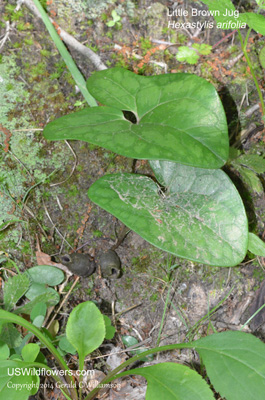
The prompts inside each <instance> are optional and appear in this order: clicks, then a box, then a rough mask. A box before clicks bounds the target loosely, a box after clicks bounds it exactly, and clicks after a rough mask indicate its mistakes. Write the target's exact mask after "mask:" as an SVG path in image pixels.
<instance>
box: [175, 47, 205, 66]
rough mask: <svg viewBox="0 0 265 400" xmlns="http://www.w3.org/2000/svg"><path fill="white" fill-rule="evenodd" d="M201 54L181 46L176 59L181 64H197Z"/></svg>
mask: <svg viewBox="0 0 265 400" xmlns="http://www.w3.org/2000/svg"><path fill="white" fill-rule="evenodd" d="M199 58H200V56H199V54H198V53H197V52H196V51H195V50H194V49H191V48H189V47H188V46H180V47H179V48H178V52H177V55H176V59H177V60H178V61H180V62H185V61H186V62H187V63H188V64H196V63H197V62H198V60H199Z"/></svg>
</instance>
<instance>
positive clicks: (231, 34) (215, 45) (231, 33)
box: [212, 29, 237, 49]
mask: <svg viewBox="0 0 265 400" xmlns="http://www.w3.org/2000/svg"><path fill="white" fill-rule="evenodd" d="M236 32H237V30H236V29H235V30H234V31H233V32H230V33H228V35H226V36H224V37H223V38H222V39H221V40H219V42H217V43H215V44H214V45H213V47H212V49H215V48H216V47H217V46H219V44H221V43H223V42H224V41H225V40H226V39H228V38H230V36H233V35H234V34H235V33H236Z"/></svg>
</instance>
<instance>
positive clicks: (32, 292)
mask: <svg viewBox="0 0 265 400" xmlns="http://www.w3.org/2000/svg"><path fill="white" fill-rule="evenodd" d="M47 289H48V288H47V287H46V286H45V285H44V283H35V282H33V283H32V284H31V285H30V288H29V290H28V291H27V292H26V294H25V296H26V298H27V299H29V300H33V299H34V298H35V297H37V296H39V295H40V294H43V293H46V292H47ZM49 289H51V288H49ZM51 290H54V289H51Z"/></svg>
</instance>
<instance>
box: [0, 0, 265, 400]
mask: <svg viewBox="0 0 265 400" xmlns="http://www.w3.org/2000/svg"><path fill="white" fill-rule="evenodd" d="M47 3H48V2H47ZM49 3H50V4H49V5H47V11H48V13H49V14H50V15H52V16H53V18H54V19H55V20H56V22H57V23H58V24H59V26H60V27H61V28H63V29H64V30H66V31H67V32H69V33H71V34H72V35H73V36H74V37H75V38H76V39H77V40H79V41H80V42H82V43H84V44H85V45H87V46H90V48H92V49H94V51H96V53H97V54H98V55H99V57H100V58H101V60H102V61H103V62H104V63H105V64H106V65H107V66H108V67H112V66H122V67H126V68H128V69H130V70H132V71H134V72H137V73H140V74H144V75H154V74H161V73H165V72H168V73H175V72H191V73H195V74H197V75H199V76H202V77H204V78H206V79H208V80H209V81H210V82H211V83H213V84H214V85H215V87H216V88H217V90H218V92H219V93H220V96H221V98H222V101H223V104H224V107H225V110H226V113H227V120H228V123H229V131H230V132H229V133H230V137H231V141H232V143H235V142H237V141H238V139H240V135H241V134H242V131H243V130H244V129H247V128H248V127H249V125H250V124H251V123H252V124H253V123H254V127H256V126H260V125H261V114H260V111H259V109H256V110H255V111H254V112H253V113H252V114H251V115H250V116H248V117H247V116H246V111H247V110H249V109H250V108H251V107H252V106H253V105H255V104H257V103H258V101H259V100H258V96H257V93H256V90H255V86H254V83H253V79H252V77H251V74H250V73H249V71H248V69H247V67H246V63H245V61H244V60H243V59H242V57H241V58H240V57H239V58H238V56H239V54H240V51H241V50H240V43H239V39H238V37H237V35H236V34H235V33H234V34H232V35H230V36H229V37H227V38H225V35H228V34H229V33H231V32H232V31H231V30H230V31H225V32H224V31H221V30H220V29H216V28H213V29H211V30H209V29H205V30H203V31H201V32H200V34H199V35H197V36H194V32H187V31H183V30H173V29H168V28H167V26H168V17H167V11H168V10H171V9H172V7H173V6H174V5H176V3H177V2H173V1H162V0H161V1H159V2H153V1H149V0H142V1H135V2H133V1H122V0H117V1H116V2H114V1H113V2H109V3H108V4H105V5H104V7H103V6H102V7H103V8H102V10H101V11H100V13H99V14H98V15H93V16H89V13H88V10H86V9H84V8H82V7H81V6H82V4H83V3H82V1H81V0H80V1H78V2H76V3H75V7H74V6H73V5H72V3H73V2H68V5H67V7H66V6H65V4H64V2H62V1H59V0H58V1H54V2H49ZM102 3H104V2H102ZM243 3H244V4H243ZM245 3H246V4H245ZM8 5H9V8H8ZM8 5H7V4H6V3H1V5H0V14H1V15H2V17H1V31H0V35H1V38H2V37H3V35H5V33H6V22H7V21H9V22H10V24H11V30H10V33H9V35H8V38H7V40H6V42H5V43H4V45H3V46H2V49H1V52H2V56H3V58H2V62H5V60H6V58H5V57H8V58H10V59H12V60H13V61H12V62H13V63H14V64H15V66H16V68H17V69H16V71H15V72H14V76H15V79H16V80H17V82H20V83H21V82H22V83H23V85H24V90H25V91H26V92H27V97H26V98H25V99H24V101H23V99H21V98H20V99H18V100H17V103H16V104H15V103H14V104H13V106H12V107H11V109H9V110H8V115H7V119H6V121H5V127H6V128H7V129H10V131H11V134H12V135H13V142H12V140H11V141H10V147H9V150H10V151H11V152H13V153H5V154H4V160H5V163H6V165H7V167H6V168H7V171H9V172H10V173H13V174H17V175H16V176H17V178H16V179H17V181H18V179H22V178H21V171H22V170H23V168H22V167H21V164H19V161H18V160H17V159H14V157H13V155H16V154H17V151H18V150H17V148H16V147H15V146H16V142H15V137H16V135H21V134H22V135H24V133H23V132H26V131H20V132H16V130H19V129H32V131H31V132H33V135H31V136H27V132H26V133H25V136H26V137H27V138H28V139H27V140H30V141H32V144H36V143H37V144H38V145H39V148H38V152H37V153H36V157H37V158H38V160H37V161H36V162H37V164H36V165H37V167H36V165H35V164H34V166H32V165H33V164H32V165H31V164H30V162H29V158H25V159H23V161H22V160H21V161H22V162H23V163H26V169H28V171H29V174H28V179H26V180H24V181H23V183H22V184H21V185H22V189H21V191H20V193H18V194H14V196H17V197H16V199H15V200H16V203H15V208H14V209H13V208H12V209H10V207H11V205H10V204H9V203H8V205H7V206H6V207H7V209H8V211H9V213H8V215H11V217H12V218H19V219H22V220H23V221H26V224H22V223H21V224H20V225H19V224H17V223H16V224H15V225H11V226H10V227H8V229H7V230H5V231H4V232H2V231H1V232H0V233H1V239H0V240H1V248H0V250H1V249H2V250H3V251H4V252H5V253H6V254H8V258H11V259H12V260H14V261H15V262H16V263H17V265H18V266H19V267H20V268H21V270H25V269H26V268H29V267H31V266H34V265H36V258H35V251H36V250H37V243H39V244H40V247H41V250H42V251H43V252H44V253H46V254H49V255H50V256H51V257H52V259H53V260H54V261H57V262H59V258H58V257H59V254H71V253H72V252H73V251H79V252H82V253H88V254H90V256H92V257H95V259H96V260H97V259H98V255H99V253H100V252H102V251H107V250H108V249H110V248H111V247H112V246H114V245H115V243H116V242H117V240H118V238H119V234H120V233H121V231H122V229H123V224H122V223H121V222H119V221H118V220H117V219H116V218H115V217H113V216H112V215H110V214H108V213H107V212H105V211H104V210H102V209H100V208H99V207H97V206H96V205H95V204H93V203H91V202H90V201H89V199H88V197H87V190H88V189H89V187H90V186H91V184H92V183H93V182H95V180H97V179H98V178H99V177H101V176H103V175H105V174H107V173H113V172H132V170H134V171H135V172H136V173H138V174H141V173H145V174H150V173H151V170H150V168H149V166H148V164H147V163H146V162H144V161H139V160H138V161H136V160H132V159H128V158H125V157H122V156H120V155H117V154H114V153H112V152H110V151H107V150H104V149H102V148H99V147H95V146H92V145H90V144H88V143H85V142H81V141H80V142H77V141H71V142H70V146H71V149H70V148H69V147H68V146H67V144H65V143H63V142H60V143H55V142H49V143H47V142H46V141H45V140H44V139H43V137H42V133H41V131H34V130H33V129H42V128H43V127H44V126H45V125H46V123H47V122H49V121H51V120H53V119H55V118H58V117H60V116H62V115H65V114H68V113H70V112H73V111H76V110H78V109H81V108H83V107H84V104H83V103H82V101H83V98H82V95H81V94H80V93H78V92H76V89H75V84H74V82H73V80H72V78H71V76H70V74H69V72H68V71H67V69H66V68H65V66H64V65H63V63H62V62H61V59H60V56H59V54H58V53H57V50H56V48H55V46H54V44H53V43H52V41H51V39H50V38H49V36H48V34H47V32H46V30H45V27H44V25H43V23H42V22H41V21H40V20H39V19H38V18H37V17H36V16H35V15H33V14H32V13H31V12H30V11H29V10H28V9H27V8H26V7H25V6H22V7H21V8H20V11H19V12H20V13H21V16H19V18H18V19H16V17H15V16H14V15H15V13H14V11H13V10H12V9H11V8H10V5H14V6H15V5H16V2H15V1H10V2H8ZM78 5H80V7H81V8H80V10H81V11H80V10H78V9H77V6H78ZM178 6H179V7H181V6H182V7H183V8H184V9H185V8H186V9H188V7H191V6H194V7H195V6H196V7H198V3H197V2H191V1H179V2H178ZM254 6H255V5H254V1H250V2H241V6H240V7H242V8H243V7H246V9H247V11H251V10H253V8H254ZM114 9H115V10H116V9H117V10H118V12H119V13H120V16H121V18H120V21H119V23H118V24H116V25H115V26H114V27H108V26H107V22H108V21H110V20H111V19H112V17H111V12H112V10H114ZM243 34H244V32H243ZM190 42H195V43H196V42H199V43H207V44H210V45H211V46H213V49H212V52H211V53H210V54H209V55H206V56H201V57H200V59H199V61H198V63H197V64H195V65H189V64H187V63H185V62H184V63H180V62H178V61H177V60H176V57H175V54H176V53H177V51H178V48H179V46H180V45H186V44H188V43H190ZM263 44H264V38H262V37H261V35H257V34H255V32H252V33H251V35H250V46H249V55H250V57H251V60H252V62H253V66H254V68H255V72H256V74H257V77H258V79H259V82H260V85H261V86H262V85H264V70H262V67H261V66H260V64H259V62H258V57H257V54H258V52H259V50H260V48H261V46H262V45H263ZM152 50H153V51H152ZM71 54H72V56H73V58H74V60H75V62H76V64H77V65H78V67H79V69H80V71H81V72H82V73H83V75H84V76H85V78H89V76H90V75H91V74H92V72H93V71H94V67H93V65H92V63H91V62H90V61H89V60H88V59H86V58H85V57H84V56H82V55H80V54H79V53H78V52H77V51H74V50H72V49H71ZM237 58H238V59H237ZM0 78H1V76H0ZM22 119H23V120H24V119H25V120H26V121H27V123H21V120H22ZM10 121H11V122H12V123H13V122H14V121H15V122H14V124H13V125H12V124H11V122H10ZM9 122H10V125H8V123H9ZM0 123H1V121H0ZM263 134H264V130H263V131H262V130H259V131H256V132H255V133H254V135H251V134H250V135H248V136H247V137H245V138H244V140H242V141H241V142H240V140H239V147H241V149H243V150H244V151H245V152H246V153H251V154H254V153H255V154H260V155H262V154H264V138H263ZM20 137H21V136H20ZM3 141H4V138H3V140H1V142H3ZM19 143H20V142H19ZM23 145H24V146H31V144H30V142H27V143H26V144H25V143H24V144H23V143H20V144H19V146H23ZM27 151H29V153H30V148H29V149H27V150H26V149H24V148H23V154H24V156H25V153H26V152H27ZM54 157H57V158H56V160H57V161H56V165H55V161H54ZM8 163H9V164H8ZM8 165H9V167H8ZM35 168H37V169H38V170H39V171H41V173H40V174H39V177H37V178H36V176H35V178H34V176H33V175H34V169H35ZM54 170H56V171H55V173H54V174H53V175H52V176H51V177H50V178H49V179H46V178H47V176H48V175H49V174H51V173H52V172H54ZM228 172H229V171H228ZM229 173H230V174H233V175H236V179H237V180H236V182H237V186H238V188H239V190H240V192H241V193H244V195H243V200H244V202H245V205H246V208H247V212H248V215H249V223H250V226H251V228H252V231H255V232H256V233H257V234H258V235H260V236H263V235H264V215H265V201H264V193H263V192H262V193H259V194H257V193H255V192H254V191H253V190H252V191H251V190H250V189H249V188H247V189H246V187H244V185H243V184H242V181H241V180H240V179H239V175H238V173H237V171H235V170H232V171H231V168H230V172H229ZM23 174H24V175H25V174H26V175H27V173H26V172H25V170H24V172H23ZM23 174H22V175H23ZM41 174H42V175H41ZM41 176H43V181H41ZM260 178H261V181H262V183H263V182H264V174H260ZM39 181H40V182H41V183H40V184H38V185H37V186H36V187H34V188H32V190H30V192H29V193H28V195H27V201H26V203H25V206H23V204H24V203H23V202H22V199H23V198H24V195H25V193H26V192H27V191H28V190H29V189H30V188H31V187H33V186H34V185H35V184H36V183H38V182H39ZM4 196H6V193H4ZM12 196H13V195H12ZM6 201H7V200H6ZM22 203H23V204H22ZM11 204H12V203H11ZM8 207H9V208H8ZM11 217H10V218H11ZM36 238H37V239H36ZM116 252H117V254H118V256H119V258H120V260H121V268H122V273H121V276H120V277H119V278H117V279H115V278H113V279H111V278H109V277H104V276H103V275H104V274H103V273H102V271H100V268H99V266H98V265H97V270H96V272H95V273H94V274H93V275H91V276H90V277H81V278H80V280H79V282H78V284H77V286H76V287H75V289H74V290H73V291H72V292H71V293H70V295H69V297H68V300H67V302H66V303H65V304H64V306H63V308H62V310H61V311H60V313H59V315H58V321H59V323H60V329H61V331H62V332H63V330H64V327H65V323H66V318H65V315H68V314H69V313H70V312H71V310H72V309H73V307H74V306H76V305H77V304H79V303H80V302H83V301H87V300H94V301H97V303H98V304H99V306H100V309H101V311H102V312H103V313H105V314H107V315H109V316H110V317H113V316H114V314H117V315H118V316H117V318H116V320H115V324H116V327H117V332H118V333H117V335H116V336H115V338H114V339H113V340H112V341H111V342H109V348H106V349H107V350H106V353H108V352H109V350H110V349H112V351H113V350H114V349H115V348H124V346H123V344H122V342H121V339H120V338H121V336H122V335H132V336H134V337H136V338H137V339H138V341H139V342H144V341H147V346H148V347H152V346H155V345H156V344H157V341H158V339H159V338H160V339H159V344H160V345H165V344H171V343H179V342H184V341H186V340H193V339H197V338H199V337H201V336H205V335H207V334H210V333H212V332H215V331H218V332H220V331H223V330H227V329H232V330H239V329H241V328H242V325H243V324H244V322H245V321H246V320H247V319H248V317H249V316H250V315H249V311H248V307H249V306H250V305H251V304H252V303H253V301H254V300H253V299H254V296H255V291H256V290H257V289H258V288H259V286H260V285H261V282H262V281H263V279H264V260H263V258H257V257H256V258H255V257H254V256H253V255H251V254H250V253H248V255H247V258H246V259H245V260H244V262H242V264H240V265H238V266H237V267H235V268H218V267H211V266H205V265H200V264H196V263H194V262H191V261H187V260H183V259H180V258H177V257H175V256H171V255H169V254H167V253H165V252H163V251H161V250H159V249H157V248H155V247H154V246H152V245H150V244H149V243H147V242H146V241H145V240H144V239H142V238H141V237H140V236H138V235H137V234H136V233H134V232H132V231H130V232H129V233H128V234H127V235H126V237H125V238H124V240H123V241H122V243H121V244H120V245H119V246H118V248H117V249H116ZM5 262H6V260H5ZM5 265H6V266H7V267H10V264H5ZM171 266H175V267H174V268H173V269H172V270H171V271H169V269H170V267H171ZM69 279H70V283H72V282H73V280H74V276H71V277H70V278H69ZM69 287H70V285H68V286H67V287H66V288H64V291H63V292H62V298H63V297H64V296H65V295H66V293H67V290H69ZM215 307H216V309H215V312H213V313H212V314H211V316H210V317H209V316H208V317H207V313H209V311H210V310H212V309H214V308H215ZM164 312H165V318H164V320H163V313H164ZM252 328H253V327H252ZM255 328H257V329H255V331H253V333H254V334H255V335H257V336H258V337H261V338H263V337H265V326H264V325H261V326H258V327H256V326H255ZM244 330H245V331H247V332H251V326H250V325H246V326H245V327H244ZM104 350H105V349H101V353H104ZM101 353H98V354H101ZM96 355H97V354H96ZM194 357H196V356H195V355H194V354H193V353H192V352H187V351H182V352H171V353H168V354H163V355H159V356H157V358H156V362H157V361H160V362H161V361H176V360H177V361H178V362H185V363H191V362H193V361H194ZM108 362H109V364H110V365H111V366H112V367H113V364H112V363H114V364H115V362H114V361H113V360H108ZM88 365H89V366H90V367H91V368H92V367H93V368H95V369H101V370H102V371H103V372H106V366H105V365H104V364H103V363H102V362H97V360H93V357H92V359H91V360H90V362H89V364H88ZM146 365H148V363H146ZM126 385H127V386H126V387H125V389H126V390H127V392H126V393H127V394H126V399H143V398H144V384H143V382H142V381H139V382H138V381H137V379H136V380H135V381H132V379H131V378H130V380H127V381H126ZM123 389H124V388H123ZM125 389H124V390H125ZM53 396H54V397H55V398H58V397H59V393H56V392H54V393H53V394H52V392H51V393H45V394H44V393H43V392H41V391H40V392H39V393H38V395H37V398H38V399H41V398H44V397H45V398H49V399H52V398H54V397H53ZM108 396H109V397H107V398H116V397H117V398H122V397H118V393H116V392H115V393H114V394H113V393H112V394H109V395H108ZM111 396H113V397H111ZM115 396H116V397H115ZM123 398H125V397H123ZM216 398H219V397H216Z"/></svg>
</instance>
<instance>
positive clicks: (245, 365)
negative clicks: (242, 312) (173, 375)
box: [192, 331, 265, 400]
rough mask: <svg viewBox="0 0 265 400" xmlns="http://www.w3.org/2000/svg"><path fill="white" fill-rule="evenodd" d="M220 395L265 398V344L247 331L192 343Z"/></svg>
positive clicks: (231, 399) (245, 399) (247, 399)
mask: <svg viewBox="0 0 265 400" xmlns="http://www.w3.org/2000/svg"><path fill="white" fill-rule="evenodd" d="M192 345H193V346H194V347H195V350H196V351H198V353H199V354H200V356H201V357H202V359H203V363H204V365H205V366H206V371H207V375H208V377H209V378H210V381H211V383H212V384H213V385H214V388H215V390H216V391H217V392H219V393H220V395H221V396H222V397H225V398H226V399H227V400H257V399H263V398H264V393H265V345H264V343H262V342H261V341H260V340H259V339H257V338H256V337H255V336H253V335H250V334H247V333H244V332H233V331H230V332H221V333H218V334H214V335H210V336H207V337H205V338H202V339H199V340H197V341H195V342H193V343H192Z"/></svg>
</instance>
